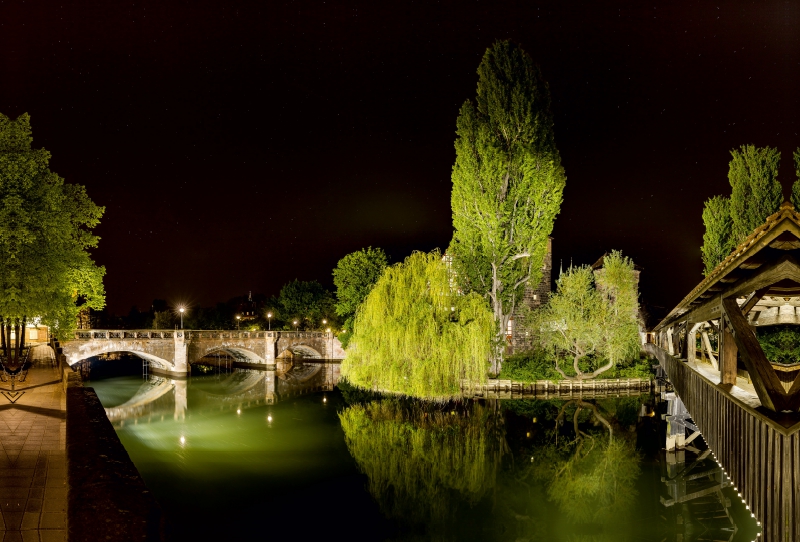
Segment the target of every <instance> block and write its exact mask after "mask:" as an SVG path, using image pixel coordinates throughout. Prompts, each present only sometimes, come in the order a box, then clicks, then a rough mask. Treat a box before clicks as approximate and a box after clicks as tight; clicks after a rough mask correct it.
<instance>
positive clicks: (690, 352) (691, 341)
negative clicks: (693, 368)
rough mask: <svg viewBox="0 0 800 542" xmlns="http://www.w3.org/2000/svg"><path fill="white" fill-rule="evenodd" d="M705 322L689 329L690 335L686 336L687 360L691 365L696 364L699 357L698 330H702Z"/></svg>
mask: <svg viewBox="0 0 800 542" xmlns="http://www.w3.org/2000/svg"><path fill="white" fill-rule="evenodd" d="M702 325H703V322H699V323H697V324H694V325H692V327H691V328H689V333H687V334H686V346H687V349H686V359H687V361H689V363H694V361H695V358H696V356H697V330H698V329H700V328H701V327H702Z"/></svg>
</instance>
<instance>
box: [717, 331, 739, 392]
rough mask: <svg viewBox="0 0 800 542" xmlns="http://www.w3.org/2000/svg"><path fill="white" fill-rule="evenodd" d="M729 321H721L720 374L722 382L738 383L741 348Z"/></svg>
mask: <svg viewBox="0 0 800 542" xmlns="http://www.w3.org/2000/svg"><path fill="white" fill-rule="evenodd" d="M728 325H729V324H728V323H727V322H720V331H721V332H722V333H721V334H722V349H721V350H722V351H721V352H720V353H719V373H720V374H719V376H720V383H722V384H733V385H734V386H735V385H736V369H737V367H736V358H737V354H738V353H739V349H738V348H737V347H736V341H734V340H733V335H731V332H730V330H729V329H728Z"/></svg>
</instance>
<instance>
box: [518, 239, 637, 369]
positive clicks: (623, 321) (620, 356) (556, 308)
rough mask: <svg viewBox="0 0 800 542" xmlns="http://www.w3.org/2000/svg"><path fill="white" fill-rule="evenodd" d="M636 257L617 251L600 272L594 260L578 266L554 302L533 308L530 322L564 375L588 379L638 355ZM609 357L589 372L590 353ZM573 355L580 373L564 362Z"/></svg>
mask: <svg viewBox="0 0 800 542" xmlns="http://www.w3.org/2000/svg"><path fill="white" fill-rule="evenodd" d="M637 284H638V281H637V277H636V272H635V270H634V266H633V261H631V259H630V258H627V257H624V256H622V254H621V253H620V252H619V251H613V252H611V254H609V255H607V256H606V257H605V259H604V264H603V268H602V269H601V270H599V271H598V272H597V273H595V272H593V271H592V269H591V268H590V267H588V266H581V267H572V268H570V269H568V270H567V271H566V272H565V273H563V274H562V275H561V276H560V277H559V279H558V282H557V283H556V292H555V293H554V294H553V295H552V296H550V300H549V301H548V303H547V304H546V305H545V306H543V307H542V308H541V309H539V310H538V311H535V312H533V313H532V314H531V316H530V318H529V320H528V325H530V327H532V328H533V329H534V332H535V333H536V334H537V335H538V337H539V338H540V340H541V342H542V345H543V346H545V347H547V348H551V349H552V350H553V352H554V354H555V360H556V362H555V363H556V367H555V368H556V370H557V371H558V372H559V373H560V374H561V376H562V377H564V378H569V379H578V380H580V379H587V378H594V377H596V376H597V375H599V374H600V373H602V372H604V371H607V370H609V369H611V368H612V367H613V366H614V365H615V364H616V363H618V362H621V361H625V360H629V359H633V358H635V357H636V356H637V355H638V353H639V349H640V339H639V321H638V311H639V293H638V287H637ZM587 357H596V358H599V359H601V360H604V361H605V363H604V364H602V365H601V366H599V367H597V368H596V369H594V370H592V371H590V372H586V371H584V370H583V369H582V368H581V362H582V361H583V360H584V358H587ZM565 358H566V359H570V358H571V362H572V371H573V372H574V375H568V374H567V373H565V372H564V369H563V368H562V366H561V363H562V362H563V361H564V360H565Z"/></svg>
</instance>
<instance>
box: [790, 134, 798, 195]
mask: <svg viewBox="0 0 800 542" xmlns="http://www.w3.org/2000/svg"><path fill="white" fill-rule="evenodd" d="M793 157H794V174H795V181H794V183H792V195H791V199H790V201H791V202H792V205H794V209H795V211H800V148H798V149H797V150H796V151H794V154H793Z"/></svg>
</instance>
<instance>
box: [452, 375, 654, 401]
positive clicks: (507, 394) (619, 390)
mask: <svg viewBox="0 0 800 542" xmlns="http://www.w3.org/2000/svg"><path fill="white" fill-rule="evenodd" d="M652 385H653V381H652V380H651V379H649V378H615V379H612V378H609V379H604V380H597V379H592V380H557V381H552V380H537V381H536V382H531V383H523V382H514V381H512V380H497V379H489V382H488V384H485V385H481V386H469V385H468V384H466V383H465V384H464V385H463V386H462V389H463V390H464V394H465V395H466V396H468V397H478V398H484V399H575V398H581V397H584V398H592V397H606V396H609V395H613V396H614V397H617V396H619V395H641V394H642V393H648V392H649V391H650V390H651V389H652Z"/></svg>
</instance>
